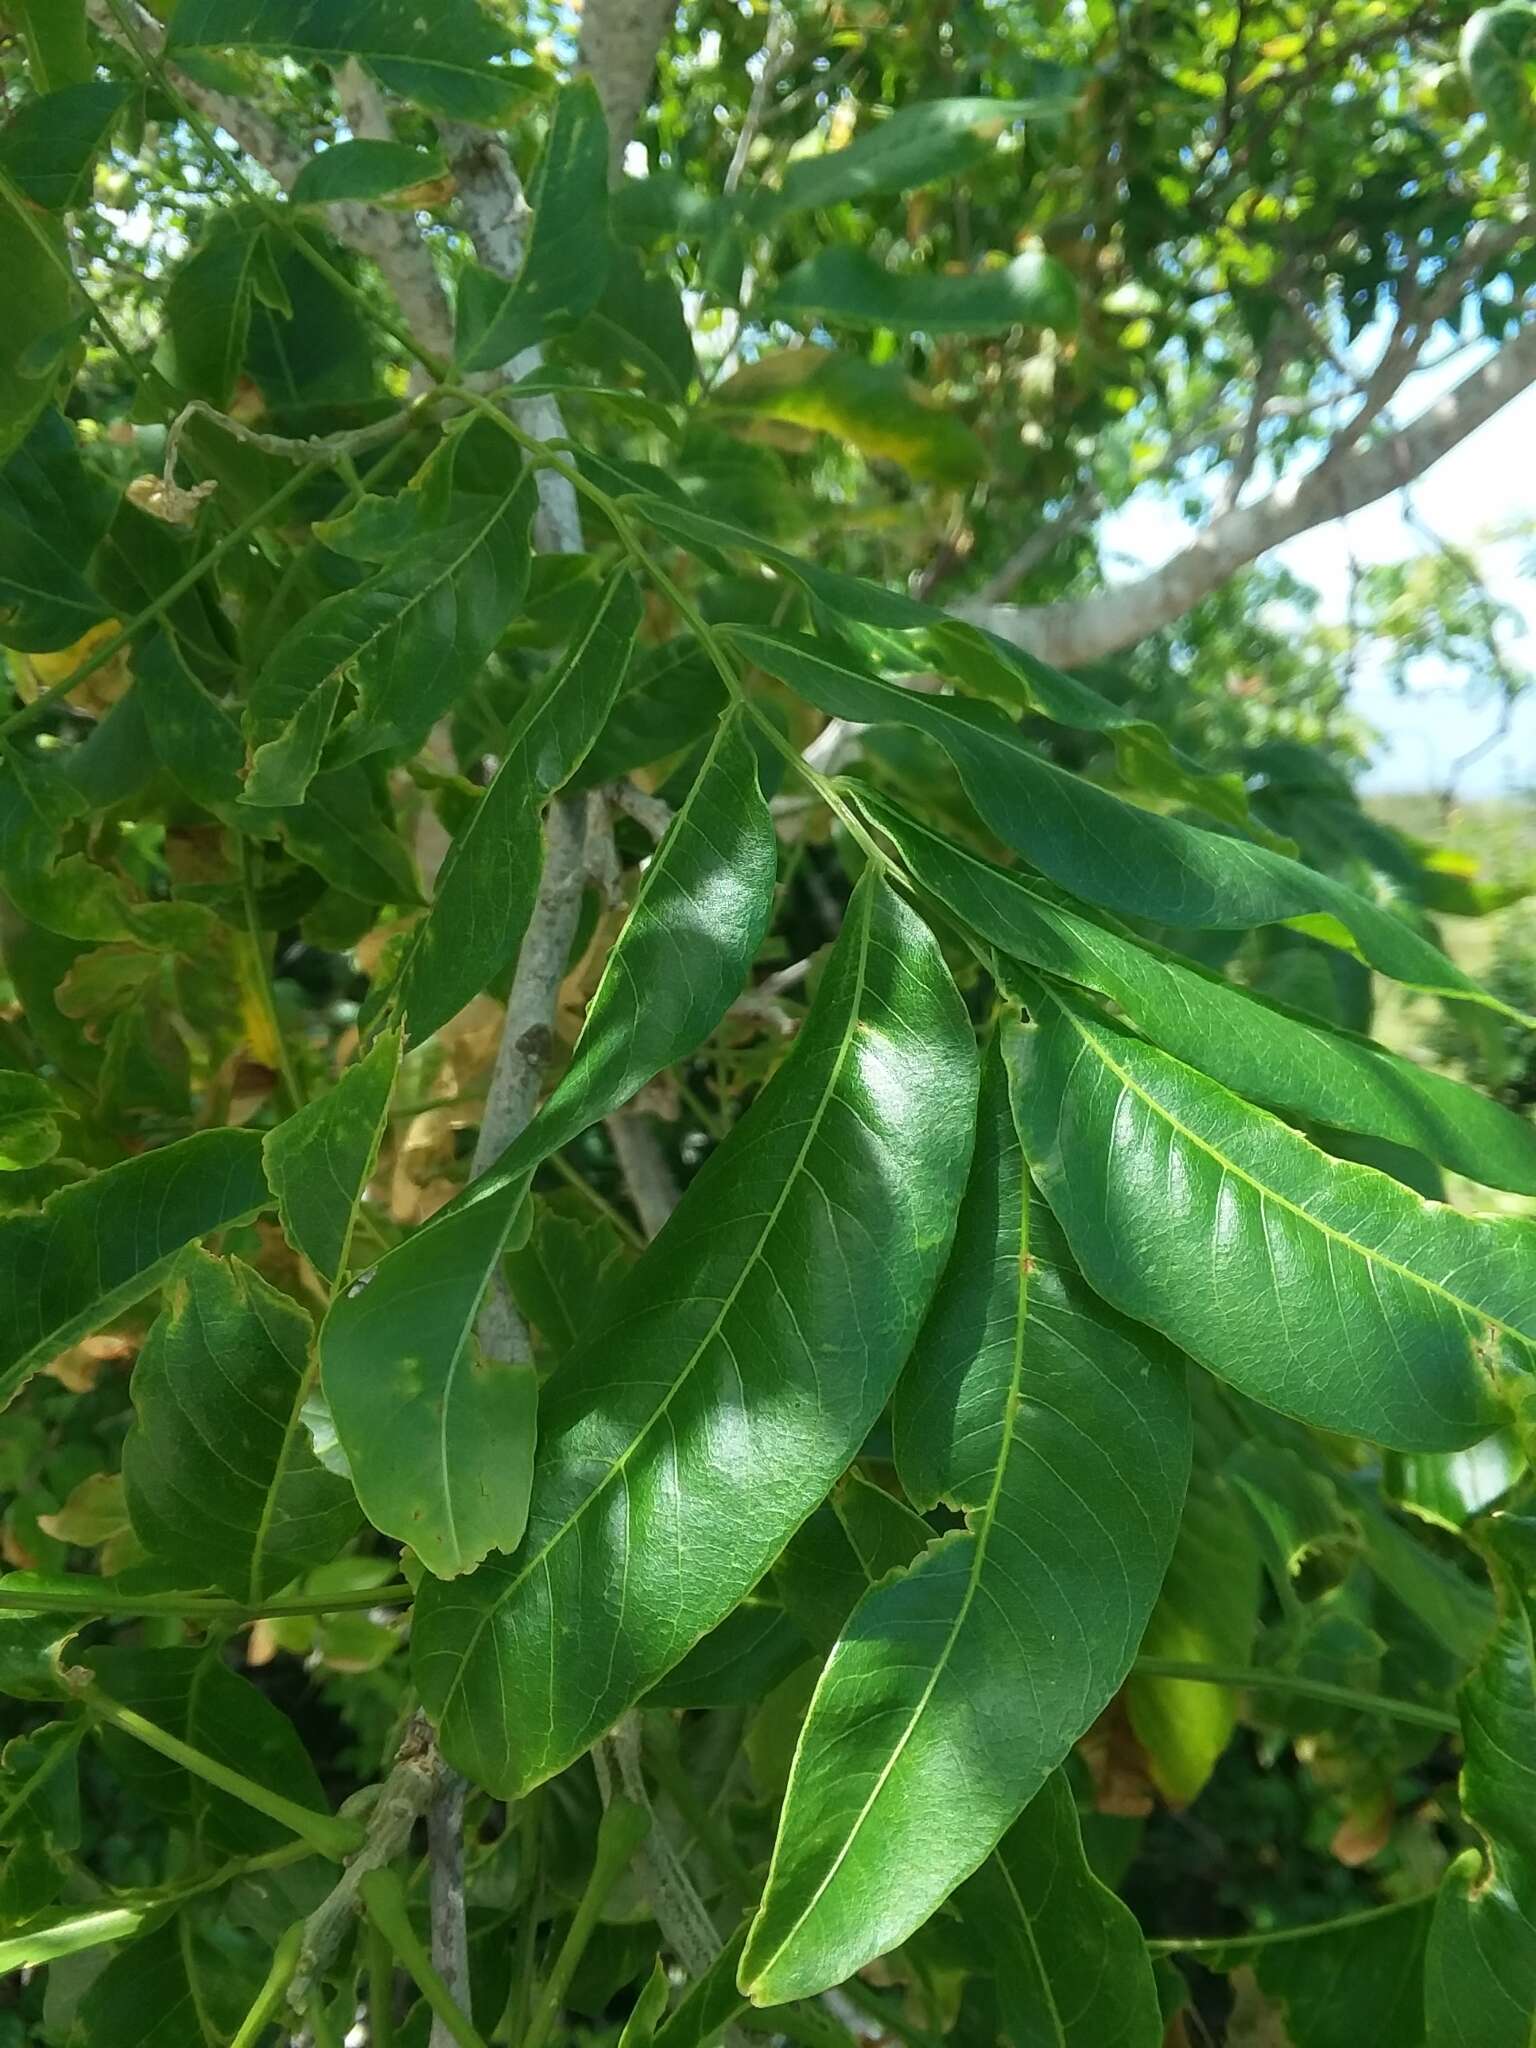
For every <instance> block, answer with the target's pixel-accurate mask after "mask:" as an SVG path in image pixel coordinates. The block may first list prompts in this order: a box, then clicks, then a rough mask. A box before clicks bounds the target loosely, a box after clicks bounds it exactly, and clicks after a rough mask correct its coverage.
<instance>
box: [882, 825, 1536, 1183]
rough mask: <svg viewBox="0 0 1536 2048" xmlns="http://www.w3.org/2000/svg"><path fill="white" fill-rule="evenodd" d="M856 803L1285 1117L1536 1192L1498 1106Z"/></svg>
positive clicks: (975, 919) (997, 917) (944, 881)
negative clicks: (1397, 1147)
mask: <svg viewBox="0 0 1536 2048" xmlns="http://www.w3.org/2000/svg"><path fill="white" fill-rule="evenodd" d="M860 802H861V803H862V804H863V806H864V809H865V810H866V811H867V812H868V813H869V815H870V817H871V818H872V819H873V821H874V822H875V823H876V824H877V825H878V826H879V827H880V829H881V831H882V832H885V833H887V834H888V835H889V836H890V838H891V840H892V841H893V842H894V844H895V845H896V846H897V848H898V849H899V851H900V853H901V857H902V860H903V862H904V864H905V866H906V867H907V869H908V871H909V873H911V874H912V875H913V876H914V877H915V879H916V880H917V881H919V882H920V883H921V884H922V885H923V887H924V888H925V889H927V890H929V891H930V892H931V894H932V895H933V896H934V897H936V898H937V900H938V901H939V902H940V903H942V904H943V905H944V906H945V908H946V909H947V910H948V911H949V912H950V913H951V914H952V915H953V916H955V917H957V918H959V919H960V920H961V922H962V923H964V924H966V925H969V926H970V928H971V930H972V931H974V932H975V933H977V935H978V936H979V937H981V938H983V939H985V940H987V941H988V943H989V944H991V945H994V946H997V947H999V948H1001V949H1002V951H1003V952H1005V953H1009V954H1012V955H1013V956H1014V957H1015V958H1016V959H1019V960H1024V961H1027V962H1028V963H1029V965H1030V966H1032V967H1038V968H1041V969H1043V970H1044V971H1045V972H1046V973H1048V974H1055V975H1061V976H1063V977H1065V978H1066V979H1067V980H1069V981H1072V982H1075V983H1076V984H1077V985H1078V986H1079V987H1080V988H1086V989H1091V990H1093V992H1094V993H1095V994H1096V995H1101V996H1107V997H1108V998H1109V999H1110V1001H1111V1002H1113V1003H1114V1004H1115V1005H1116V1006H1117V1007H1118V1009H1119V1010H1120V1012H1121V1014H1122V1015H1123V1016H1124V1017H1126V1018H1127V1019H1129V1021H1130V1022H1131V1023H1132V1024H1134V1025H1135V1026H1136V1028H1137V1030H1138V1031H1140V1032H1142V1033H1143V1034H1144V1035H1145V1036H1146V1037H1148V1038H1150V1039H1151V1040H1152V1042H1153V1043H1154V1044H1155V1045H1160V1046H1161V1047H1162V1048H1163V1050H1164V1051H1165V1052H1171V1053H1173V1054H1174V1055H1175V1056H1176V1057H1177V1058H1179V1059H1183V1060H1187V1061H1188V1062H1189V1063H1190V1064H1191V1065H1194V1066H1198V1067H1199V1068H1200V1070H1201V1071H1202V1072H1203V1073H1206V1074H1209V1075H1211V1076H1212V1077H1213V1078H1214V1079H1215V1080H1218V1081H1221V1082H1223V1083H1224V1084H1225V1085H1226V1086H1227V1087H1228V1088H1231V1089H1233V1090H1235V1091H1236V1092H1237V1093H1238V1094H1240V1095H1246V1096H1247V1097H1249V1099H1250V1100H1252V1101H1256V1102H1262V1103H1265V1104H1266V1105H1267V1106H1268V1107H1270V1108H1272V1109H1278V1110H1280V1111H1281V1112H1282V1113H1284V1114H1285V1115H1287V1116H1292V1117H1298V1118H1307V1119H1315V1120H1316V1121H1317V1122H1319V1123H1323V1124H1327V1125H1329V1126H1331V1127H1333V1128H1334V1129H1337V1130H1351V1131H1362V1132H1366V1133H1368V1134H1370V1135H1372V1136H1375V1137H1378V1138H1384V1139H1387V1140H1388V1141H1390V1142H1391V1143H1393V1144H1398V1145H1408V1146H1412V1147H1414V1148H1416V1149H1417V1150H1419V1151H1422V1152H1425V1153H1427V1154H1428V1155H1429V1156H1430V1157H1431V1158H1432V1159H1438V1160H1440V1161H1441V1162H1442V1163H1443V1164H1444V1165H1446V1166H1450V1167H1453V1168H1454V1169H1455V1170H1456V1171H1457V1172H1458V1173H1464V1174H1467V1175H1468V1176H1469V1177H1471V1178H1474V1179H1477V1180H1481V1181H1484V1182H1487V1183H1488V1184H1490V1185H1492V1186H1494V1187H1506V1188H1513V1189H1515V1190H1516V1191H1517V1192H1518V1193H1521V1194H1536V1128H1533V1127H1532V1125H1531V1124H1530V1123H1528V1122H1527V1121H1526V1120H1525V1119H1524V1118H1523V1117H1517V1116H1515V1115H1513V1114H1512V1113H1511V1112H1510V1111H1509V1110H1507V1109H1506V1108H1505V1107H1504V1106H1503V1104H1502V1103H1498V1102H1494V1101H1492V1100H1490V1099H1489V1097H1488V1096H1486V1095H1481V1094H1479V1093H1478V1092H1477V1091H1476V1090H1475V1089H1473V1088H1468V1087H1465V1086H1463V1085H1462V1084H1461V1083H1460V1082H1457V1081H1453V1080H1452V1079H1451V1078H1450V1077H1449V1076H1448V1075H1445V1074H1437V1073H1435V1072H1434V1071H1433V1070H1432V1069H1431V1068H1428V1067H1424V1066H1420V1065H1419V1064H1417V1063H1416V1062H1415V1061H1412V1060H1407V1059H1403V1058H1402V1057H1400V1056H1399V1055H1398V1054H1396V1053H1392V1052H1388V1051H1387V1050H1386V1048H1385V1047H1383V1046H1379V1045H1376V1044H1375V1043H1373V1042H1372V1041H1371V1040H1369V1039H1365V1038H1357V1037H1355V1036H1354V1035H1353V1034H1352V1033H1348V1032H1344V1031H1330V1030H1327V1029H1326V1028H1325V1027H1323V1026H1321V1025H1319V1024H1317V1023H1314V1022H1310V1021H1309V1020H1308V1019H1306V1018H1305V1017H1302V1016H1300V1015H1297V1014H1295V1013H1293V1012H1290V1011H1287V1010H1285V1009H1283V1008H1282V1007H1281V1006H1280V1005H1278V1004H1276V1003H1272V1002H1267V1001H1265V1000H1264V998H1262V997H1261V996H1258V995H1256V994H1254V993H1253V991H1251V990H1247V989H1240V988H1237V987H1235V986H1234V985H1233V984H1232V983H1231V982H1229V981H1223V980H1222V979H1221V978H1220V977H1219V976H1217V975H1214V974H1209V973H1207V972H1206V971H1205V970H1204V969H1202V968H1200V967H1198V966H1197V965H1195V964H1194V963H1193V962H1191V961H1189V960H1186V959H1183V958H1181V957H1180V956H1179V955H1178V954H1176V953H1170V952H1167V951H1166V950H1164V949H1163V948H1161V947H1158V946H1154V945H1152V944H1150V943H1149V942H1148V941H1146V940H1140V939H1132V938H1130V937H1128V936H1124V935H1122V934H1121V933H1118V932H1116V931H1113V930H1110V929H1107V928H1106V927H1105V926H1104V925H1102V924H1097V923H1095V922H1094V921H1093V920H1092V919H1090V918H1089V917H1087V916H1085V915H1084V913H1083V912H1082V911H1081V910H1079V909H1076V908H1075V907H1074V906H1073V905H1072V904H1071V902H1070V901H1069V900H1067V899H1066V898H1064V897H1063V896H1062V895H1061V894H1060V892H1059V891H1057V890H1054V889H1053V888H1052V887H1051V885H1050V884H1049V883H1047V882H1043V881H1041V879H1040V878H1039V877H1038V876H1035V875H1031V874H1028V873H1025V872H1022V871H1020V870H1017V869H1014V870H1009V869H1004V868H999V867H996V866H994V865H993V863H992V862H990V861H985V860H982V859H981V858H980V856H979V855H977V854H974V853H971V852H970V851H968V850H967V849H965V848H962V847H960V846H958V845H956V844H955V843H954V842H953V841H952V840H948V839H944V838H941V837H940V836H939V835H938V834H937V833H935V832H931V831H929V829H928V828H927V827H926V826H925V825H923V824H920V823H919V822H918V821H917V820H916V819H915V818H913V817H911V816H909V815H908V814H907V813H906V812H905V811H902V810H900V809H898V808H897V806H896V805H894V804H892V803H889V802H887V801H885V800H883V799H881V798H880V797H878V796H873V795H868V794H865V793H864V792H861V793H860Z"/></svg>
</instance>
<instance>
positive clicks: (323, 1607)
mask: <svg viewBox="0 0 1536 2048" xmlns="http://www.w3.org/2000/svg"><path fill="white" fill-rule="evenodd" d="M415 1597H416V1595H415V1593H414V1592H413V1591H412V1589H411V1587H410V1585H409V1584H408V1583H407V1582H406V1581H405V1580H404V1579H393V1580H391V1581H390V1583H389V1584H388V1585H387V1586H372V1587H369V1586H354V1587H351V1588H350V1589H348V1590H347V1591H345V1592H335V1593H316V1594H302V1593H301V1594H295V1596H294V1597H293V1598H292V1599H291V1600H268V1601H265V1602H263V1604H262V1605H261V1606H260V1607H246V1606H244V1605H243V1604H242V1603H241V1602H240V1601H238V1600H221V1599H215V1598H214V1597H212V1596H211V1595H210V1596H206V1597H205V1596H204V1595H202V1594H198V1593H137V1594H133V1593H114V1592H111V1591H109V1590H107V1589H103V1590H102V1591H100V1592H95V1591H88V1590H86V1589H85V1588H84V1587H82V1589H81V1591H80V1592H79V1593H76V1592H74V1591H73V1589H68V1590H66V1589H65V1588H64V1587H62V1586H61V1587H60V1588H59V1589H58V1590H57V1591H54V1590H53V1589H51V1588H48V1587H42V1588H39V1589H38V1591H36V1592H23V1591H20V1590H12V1589H11V1588H9V1587H7V1586H4V1585H3V1584H0V1614H81V1615H108V1614H117V1615H129V1614H132V1615H148V1614H170V1615H175V1616H176V1617H177V1618H178V1619H179V1620H184V1621H232V1622H236V1623H240V1622H247V1621H261V1620H265V1619H267V1618H271V1619H273V1620H277V1619H280V1618H281V1617H283V1616H285V1615H295V1614H342V1613H345V1612H347V1611H348V1610H349V1609H351V1608H355V1607H404V1606H407V1605H408V1604H409V1603H410V1602H411V1601H412V1600H414V1599H415Z"/></svg>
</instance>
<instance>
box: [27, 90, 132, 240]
mask: <svg viewBox="0 0 1536 2048" xmlns="http://www.w3.org/2000/svg"><path fill="white" fill-rule="evenodd" d="M127 101H128V88H127V87H126V86H125V85H120V84H119V83H117V81H116V80H113V79H108V80H104V81H102V82H100V83H98V82H97V81H96V80H94V79H92V80H88V81H82V82H81V83H80V84H78V85H66V86H63V87H61V88H60V89H59V91H57V92H50V93H40V94H38V95H37V96H36V97H35V98H33V99H29V100H23V101H22V103H21V105H20V106H19V107H18V108H17V110H16V112H15V113H14V114H12V115H11V117H10V119H9V120H8V121H7V122H6V124H5V126H4V128H3V129H0V170H3V171H4V172H5V173H6V175H7V176H8V177H9V178H10V179H11V180H12V181H13V182H14V183H15V185H16V186H17V188H18V189H19V190H20V191H21V192H22V193H24V194H25V196H26V197H27V198H28V199H30V200H31V202H32V204H33V205H34V206H42V207H46V208H47V209H48V210H49V211H50V212H62V211H64V210H65V209H67V208H70V207H76V206H83V205H84V204H85V202H86V201H87V200H88V199H89V197H90V192H91V173H92V171H93V169H94V167H95V162H96V156H97V152H98V151H99V150H100V149H101V147H102V146H103V144H104V143H105V142H106V139H107V136H108V134H109V133H110V132H111V129H112V124H113V123H114V122H115V121H116V119H117V117H118V115H119V114H120V113H121V112H122V111H123V108H124V106H125V105H126V104H127Z"/></svg>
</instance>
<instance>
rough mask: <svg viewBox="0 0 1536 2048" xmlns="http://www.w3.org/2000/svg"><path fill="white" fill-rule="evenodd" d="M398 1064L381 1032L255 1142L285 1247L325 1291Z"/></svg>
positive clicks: (346, 1246) (340, 1270)
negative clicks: (324, 1087)
mask: <svg viewBox="0 0 1536 2048" xmlns="http://www.w3.org/2000/svg"><path fill="white" fill-rule="evenodd" d="M399 1065H400V1034H399V1032H397V1031H386V1032H385V1033H383V1035H382V1036H381V1037H380V1038H379V1039H378V1040H377V1042H376V1043H375V1044H374V1045H373V1046H372V1047H370V1049H369V1050H368V1052H367V1053H365V1054H364V1056H363V1058H362V1059H360V1060H358V1061H357V1062H356V1064H355V1065H353V1066H350V1067H348V1068H347V1070H346V1072H345V1073H344V1074H343V1075H342V1077H341V1079H340V1080H339V1081H338V1082H337V1084H336V1086H335V1087H334V1088H331V1089H329V1090H328V1091H327V1092H326V1093H325V1094H324V1095H321V1096H318V1097H317V1098H316V1099H315V1101H313V1102H310V1103H306V1104H305V1106H304V1107H303V1108H302V1109H300V1110H298V1111H297V1112H296V1113H295V1114H294V1115H293V1116H291V1117H289V1118H288V1119H287V1120H286V1121H285V1122H283V1123H280V1124H279V1125H278V1126H277V1128H276V1129H275V1130H272V1131H269V1132H268V1133H267V1135H266V1138H265V1140H264V1141H263V1146H262V1159H263V1163H264V1164H265V1167H266V1172H267V1180H268V1183H269V1184H270V1186H271V1189H272V1194H273V1197H274V1199H275V1200H276V1203H277V1213H278V1216H279V1217H280V1218H281V1220H282V1225H283V1230H284V1232H285V1234H286V1236H287V1238H288V1241H289V1243H290V1244H292V1245H293V1246H294V1248H295V1250H297V1251H301V1252H302V1253H303V1254H304V1256H305V1258H307V1259H308V1260H309V1263H310V1264H311V1265H312V1266H313V1267H314V1269H315V1271H316V1272H317V1273H318V1274H319V1275H320V1277H321V1279H322V1280H324V1281H325V1282H326V1283H327V1284H329V1285H333V1284H334V1283H335V1282H336V1280H337V1279H338V1278H339V1277H340V1276H341V1275H342V1274H344V1273H345V1272H346V1271H347V1268H348V1263H349V1253H350V1249H351V1244H352V1231H353V1227H354V1226H355V1224H356V1222H357V1211H358V1207H359V1204H360V1203H361V1201H362V1198H363V1193H364V1190H365V1189H366V1188H367V1185H368V1179H369V1176H370V1175H371V1174H372V1172H373V1163H374V1160H375V1159H376V1158H377V1157H378V1151H379V1142H380V1140H381V1139H382V1137H383V1135H384V1129H385V1122H386V1118H387V1116H388V1113H389V1098H390V1091H391V1090H392V1089H393V1087H394V1085H395V1075H396V1072H397V1071H398V1069H399Z"/></svg>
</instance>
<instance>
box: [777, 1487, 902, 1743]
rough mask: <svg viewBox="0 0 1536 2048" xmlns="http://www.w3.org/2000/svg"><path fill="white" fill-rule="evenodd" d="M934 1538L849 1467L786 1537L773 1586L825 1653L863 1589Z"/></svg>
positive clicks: (898, 1503) (891, 1498)
mask: <svg viewBox="0 0 1536 2048" xmlns="http://www.w3.org/2000/svg"><path fill="white" fill-rule="evenodd" d="M932 1538H933V1531H932V1529H931V1528H930V1527H929V1526H928V1524H927V1523H926V1522H925V1521H924V1520H923V1518H922V1516H921V1515H919V1514H915V1513H914V1512H913V1510H912V1509H911V1508H909V1507H908V1506H907V1505H906V1503H905V1502H904V1501H899V1500H897V1499H896V1497H895V1496H894V1495H893V1494H889V1493H886V1492H885V1491H884V1489H883V1488H881V1487H878V1486H875V1485H873V1484H872V1483H871V1482H870V1481H869V1480H867V1479H864V1478H862V1477H861V1476H860V1474H859V1473H858V1471H857V1470H855V1471H852V1472H850V1473H848V1474H847V1475H846V1476H845V1477H844V1478H843V1479H842V1480H841V1482H840V1483H839V1484H838V1486H837V1487H836V1489H835V1490H834V1492H833V1494H832V1498H831V1499H830V1500H829V1501H826V1502H824V1503H823V1504H822V1506H821V1507H819V1508H818V1509H817V1510H816V1512H815V1514H814V1515H812V1516H811V1518H810V1520H809V1521H808V1522H804V1523H802V1524H801V1526H800V1527H799V1528H798V1529H797V1530H796V1531H795V1533H794V1535H793V1536H792V1537H791V1538H790V1540H789V1542H788V1544H787V1545H786V1546H785V1548H784V1552H783V1554H782V1556H781V1557H780V1558H779V1561H778V1563H777V1564H776V1565H775V1566H774V1568H773V1583H774V1587H775V1589H776V1590H777V1592H778V1594H779V1596H780V1598H781V1599H782V1600H783V1602H784V1607H785V1611H786V1613H788V1614H789V1616H790V1617H791V1619H792V1620H793V1621H795V1622H796V1623H797V1624H798V1626H799V1628H800V1629H801V1631H802V1633H803V1634H804V1635H805V1636H806V1637H807V1639H808V1640H809V1641H811V1642H812V1643H814V1644H815V1645H816V1647H817V1648H818V1649H819V1650H822V1651H826V1650H830V1649H831V1647H832V1645H833V1644H834V1643H835V1642H836V1641H837V1639H838V1637H839V1636H840V1635H841V1634H842V1631H843V1624H844V1623H845V1622H846V1621H847V1619H848V1617H849V1615H850V1614H851V1613H852V1612H853V1610H854V1608H855V1607H857V1606H858V1604H859V1602H860V1600H862V1599H863V1597H864V1595H865V1593H866V1592H867V1591H868V1590H869V1588H870V1587H871V1586H872V1585H874V1584H876V1583H877V1582H878V1581H879V1580H880V1579H883V1578H884V1577H885V1576H886V1574H887V1573H889V1572H896V1571H900V1570H901V1569H902V1567H903V1566H905V1565H909V1564H911V1562H912V1560H913V1559H914V1558H915V1557H917V1556H918V1555H919V1553H920V1552H922V1551H923V1550H925V1549H926V1548H927V1546H928V1544H929V1543H930V1542H931V1541H932ZM786 1761H787V1759H786Z"/></svg>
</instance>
